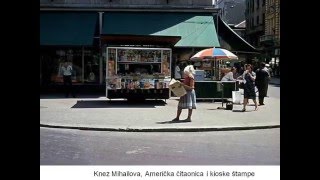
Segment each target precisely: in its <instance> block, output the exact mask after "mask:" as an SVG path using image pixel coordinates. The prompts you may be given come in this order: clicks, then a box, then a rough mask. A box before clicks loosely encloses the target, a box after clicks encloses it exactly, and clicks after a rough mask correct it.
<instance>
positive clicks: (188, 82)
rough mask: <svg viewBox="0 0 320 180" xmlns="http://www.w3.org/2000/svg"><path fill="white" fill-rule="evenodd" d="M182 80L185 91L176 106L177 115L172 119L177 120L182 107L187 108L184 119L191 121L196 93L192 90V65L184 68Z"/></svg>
mask: <svg viewBox="0 0 320 180" xmlns="http://www.w3.org/2000/svg"><path fill="white" fill-rule="evenodd" d="M183 72H184V81H183V83H182V85H183V86H184V88H185V89H186V91H187V93H186V94H185V95H184V96H181V97H180V99H179V103H178V108H177V116H176V118H174V119H173V120H172V121H179V118H180V115H181V112H182V109H188V117H187V119H185V120H184V121H187V122H191V116H192V110H193V109H196V93H195V90H194V74H195V70H194V67H193V65H188V66H186V67H185V68H184V70H183Z"/></svg>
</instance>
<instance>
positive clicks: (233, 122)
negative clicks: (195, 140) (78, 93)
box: [40, 97, 280, 132]
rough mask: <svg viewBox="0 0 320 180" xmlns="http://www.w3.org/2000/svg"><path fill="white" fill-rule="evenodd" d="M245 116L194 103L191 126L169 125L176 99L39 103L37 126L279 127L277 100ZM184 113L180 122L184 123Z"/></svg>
mask: <svg viewBox="0 0 320 180" xmlns="http://www.w3.org/2000/svg"><path fill="white" fill-rule="evenodd" d="M249 103H250V104H249V106H248V107H247V112H240V110H241V109H242V105H236V104H234V108H233V111H230V110H218V109H217V107H220V106H221V102H220V103H219V102H216V103H212V102H201V101H198V102H197V105H198V107H197V109H196V110H194V113H193V116H192V122H183V121H182V122H180V123H172V122H171V120H172V119H173V118H174V117H175V114H176V108H177V104H178V101H177V98H171V99H169V100H167V101H166V103H165V102H164V101H162V100H158V101H147V102H146V103H144V104H141V103H140V104H138V103H128V102H127V101H122V100H112V101H109V100H108V99H106V98H105V97H98V98H97V97H96V98H70V99H65V98H60V99H59V98H51V99H40V126H42V127H56V128H71V129H83V130H106V131H145V132H148V131H168V132H170V131H214V130H215V131H222V130H245V129H262V128H278V127H280V99H277V98H271V97H270V98H265V104H266V105H265V106H259V110H258V111H253V110H254V105H253V102H252V101H251V100H250V101H249ZM186 116H187V110H183V112H182V114H181V119H185V118H186Z"/></svg>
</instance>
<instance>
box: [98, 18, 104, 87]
mask: <svg viewBox="0 0 320 180" xmlns="http://www.w3.org/2000/svg"><path fill="white" fill-rule="evenodd" d="M102 18H103V12H99V53H100V58H99V74H100V81H99V83H100V84H102V83H103V67H102V66H103V57H102V55H103V50H102V44H101V34H102Z"/></svg>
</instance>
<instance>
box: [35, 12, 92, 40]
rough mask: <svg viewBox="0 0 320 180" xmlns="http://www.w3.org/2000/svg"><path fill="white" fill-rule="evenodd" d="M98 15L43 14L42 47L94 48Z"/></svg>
mask: <svg viewBox="0 0 320 180" xmlns="http://www.w3.org/2000/svg"><path fill="white" fill-rule="evenodd" d="M97 20H98V14H97V13H94V12H92V13H89V12H41V13H40V45H48V46H50V45H58V46H92V44H93V36H94V32H95V28H96V23H97Z"/></svg>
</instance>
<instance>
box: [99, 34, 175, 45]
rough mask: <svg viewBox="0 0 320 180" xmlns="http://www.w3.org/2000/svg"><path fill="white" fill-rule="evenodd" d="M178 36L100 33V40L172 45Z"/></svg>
mask: <svg viewBox="0 0 320 180" xmlns="http://www.w3.org/2000/svg"><path fill="white" fill-rule="evenodd" d="M180 39H181V37H180V36H144V35H102V36H101V42H102V43H106V44H112V45H123V44H126V45H163V46H173V45H175V44H176V43H177V42H178V41H179V40H180Z"/></svg>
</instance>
